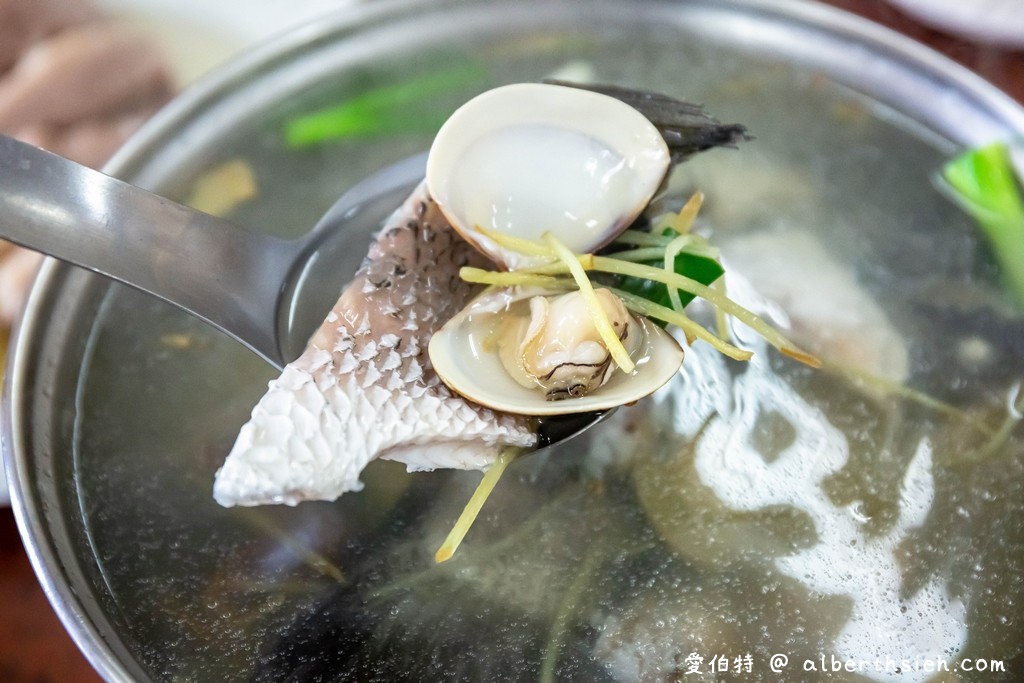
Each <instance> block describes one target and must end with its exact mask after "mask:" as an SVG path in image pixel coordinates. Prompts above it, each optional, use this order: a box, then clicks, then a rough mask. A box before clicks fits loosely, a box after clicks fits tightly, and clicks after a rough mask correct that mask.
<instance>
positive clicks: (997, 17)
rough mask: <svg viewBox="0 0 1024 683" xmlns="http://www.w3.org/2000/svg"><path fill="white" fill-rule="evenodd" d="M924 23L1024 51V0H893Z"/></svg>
mask: <svg viewBox="0 0 1024 683" xmlns="http://www.w3.org/2000/svg"><path fill="white" fill-rule="evenodd" d="M889 2H890V3H892V4H893V5H896V6H897V7H899V8H900V9H902V10H903V11H905V12H907V13H908V14H910V15H913V16H914V17H916V18H917V19H919V20H920V21H921V22H923V23H925V24H928V25H929V26H932V27H933V28H938V29H941V30H943V31H948V32H949V33H954V34H957V35H959V36H962V37H964V38H967V39H969V40H972V41H975V42H978V43H984V44H991V45H1004V46H1009V47H1024V0H889Z"/></svg>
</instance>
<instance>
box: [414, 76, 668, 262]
mask: <svg viewBox="0 0 1024 683" xmlns="http://www.w3.org/2000/svg"><path fill="white" fill-rule="evenodd" d="M668 168H669V151H668V147H667V146H666V144H665V141H664V139H663V138H662V136H661V134H660V133H659V132H658V130H657V128H655V127H654V125H653V124H652V123H651V122H650V121H648V120H647V119H646V118H645V117H644V116H643V115H642V114H641V113H640V112H638V111H637V110H636V109H633V108H632V107H630V106H629V105H627V104H624V103H623V102H620V101H619V100H617V99H615V98H613V97H609V96H607V95H601V94H598V93H594V92H590V91H586V90H580V89H578V88H571V87H566V86H559V85H548V84H541V83H519V84H515V85H508V86H503V87H500V88H496V89H494V90H489V91H487V92H485V93H483V94H482V95H479V96H477V97H475V98H473V99H472V100H470V101H469V102H467V103H466V104H464V105H463V106H462V107H460V108H459V109H458V110H457V111H456V112H455V113H454V114H453V115H452V116H451V117H450V118H449V119H448V121H447V122H446V123H445V125H444V126H443V127H442V128H441V130H440V131H439V132H438V134H437V137H436V138H435V139H434V143H433V145H432V146H431V150H430V156H429V158H428V160H427V186H428V188H429V190H430V194H431V196H432V197H433V198H434V200H435V201H436V202H437V203H438V204H439V205H440V207H441V210H442V211H443V212H444V214H445V216H446V217H447V218H448V220H449V221H450V222H451V224H452V225H453V226H454V227H455V229H456V230H458V231H459V232H460V233H461V234H462V236H463V237H465V238H466V239H467V240H469V241H470V242H471V243H472V244H474V246H476V247H477V248H478V249H480V250H481V251H482V252H483V253H484V254H486V255H488V256H489V257H490V258H491V259H493V260H494V261H496V262H497V263H499V264H500V265H502V266H504V267H506V268H508V269H509V270H514V269H515V268H520V267H524V266H528V265H531V264H532V263H533V262H534V261H535V260H536V258H535V257H529V256H524V255H522V254H517V253H512V252H509V251H507V250H505V249H502V248H501V247H499V246H498V245H497V244H495V243H494V242H493V241H492V240H490V239H488V238H486V237H484V236H483V235H481V234H480V233H479V232H477V231H476V230H475V227H476V226H483V227H486V228H490V229H493V230H498V231H500V232H503V233H506V234H509V235H514V236H517V237H523V238H526V239H531V240H538V239H540V237H541V235H542V234H543V233H544V232H545V231H551V232H552V233H553V234H555V235H556V236H557V237H558V238H559V239H561V240H562V241H563V242H565V243H566V244H567V245H568V246H569V248H570V249H572V250H573V251H575V252H578V253H584V252H589V251H593V250H595V249H598V248H600V247H602V246H604V245H605V244H607V243H608V242H610V241H611V240H612V239H614V238H615V236H616V235H618V234H619V233H620V232H621V231H622V230H623V229H625V228H626V227H627V226H628V225H629V224H630V223H632V222H633V220H634V219H635V218H636V217H637V216H638V215H639V214H640V212H641V211H642V210H643V209H644V207H645V206H646V205H647V204H648V203H649V202H650V200H651V198H652V197H653V196H654V193H655V192H656V191H657V189H658V187H659V186H660V185H661V182H662V180H663V179H664V177H665V174H666V172H667V171H668Z"/></svg>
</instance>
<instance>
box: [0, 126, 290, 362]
mask: <svg viewBox="0 0 1024 683" xmlns="http://www.w3.org/2000/svg"><path fill="white" fill-rule="evenodd" d="M0 238H3V239H7V240H10V241H11V242H15V243H17V244H20V245H22V246H25V247H28V248H29V249H34V250H36V251H40V252H43V253H44V254H47V255H50V256H54V257H56V258H58V259H61V260H64V261H67V262H69V263H73V264H75V265H77V266H82V267H84V268H88V269H90V270H93V271H96V272H99V273H102V274H104V275H107V276H109V277H112V278H114V279H115V280H119V281H121V282H124V283H126V284H129V285H131V286H133V287H136V288H138V289H141V290H143V291H145V292H148V293H150V294H153V295H155V296H157V297H160V298H161V299H164V300H166V301H169V302H171V303H173V304H175V305H177V306H179V307H181V308H184V309H185V310H187V311H189V312H191V313H193V314H195V315H197V316H199V317H200V318H202V319H204V320H206V321H208V322H210V323H212V324H213V325H215V326H217V327H219V328H220V329H222V330H224V331H226V332H228V333H229V334H231V335H232V336H234V337H237V338H239V339H240V340H242V341H243V342H244V343H246V344H247V345H248V346H250V347H251V348H253V349H254V350H255V351H257V352H258V353H260V354H261V355H263V356H265V357H267V358H268V359H269V360H271V361H272V362H279V357H280V354H279V351H278V346H277V339H276V336H275V334H274V332H275V326H274V315H275V304H276V294H277V292H276V289H278V288H279V287H280V283H281V279H282V276H281V274H279V273H278V272H277V270H278V269H279V268H282V267H284V266H286V265H287V263H282V262H281V261H282V260H283V261H287V258H286V257H285V254H283V253H282V252H286V251H287V249H282V246H283V245H282V244H280V243H281V242H283V241H282V240H278V239H276V238H273V237H268V236H265V235H262V234H259V233H253V232H250V231H247V230H244V229H242V228H239V227H237V226H235V225H233V224H231V223H229V222H227V221H224V220H221V219H218V218H214V217H213V216H209V215H207V214H204V213H201V212H199V211H195V210H193V209H190V208H188V207H185V206H182V205H181V204H176V203H175V202H172V201H170V200H168V199H165V198H163V197H159V196H157V195H155V194H152V193H150V192H147V191H145V190H143V189H141V188H138V187H135V186H133V185H129V184H128V183H125V182H122V181H120V180H117V179H115V178H111V177H110V176H107V175H104V174H103V173H100V172H98V171H95V170H93V169H90V168H88V167H86V166H82V165H80V164H77V163H75V162H72V161H70V160H68V159H64V158H63V157H60V156H57V155H55V154H51V153H49V152H46V151H44V150H41V149H39V148H37V147H33V146H31V145H27V144H25V143H22V142H19V141H17V140H14V139H12V138H9V137H6V136H0ZM273 242H277V243H278V244H271V243H273ZM264 289H272V290H274V291H267V292H264V291H263V290H264Z"/></svg>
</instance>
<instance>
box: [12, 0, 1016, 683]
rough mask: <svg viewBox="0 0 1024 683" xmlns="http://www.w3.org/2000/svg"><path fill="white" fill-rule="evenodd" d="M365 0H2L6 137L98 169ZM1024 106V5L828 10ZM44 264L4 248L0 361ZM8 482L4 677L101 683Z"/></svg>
mask: <svg viewBox="0 0 1024 683" xmlns="http://www.w3.org/2000/svg"><path fill="white" fill-rule="evenodd" d="M355 2H357V0H290V1H289V2H280V1H279V0H219V1H218V2H216V3H212V2H209V0H174V1H173V2H172V1H171V0H0V132H2V133H5V134H8V135H13V136H15V137H19V138H21V139H24V140H26V141H28V142H31V143H33V144H37V145H40V146H43V147H46V148H49V149H51V150H53V151H55V152H58V153H60V154H63V155H64V156H68V157H71V158H73V159H76V160H78V161H81V162H82V163H87V164H90V165H93V166H96V167H100V166H102V165H103V163H104V161H105V160H106V159H107V158H108V157H109V156H110V154H112V153H113V151H114V150H116V149H117V147H118V146H119V145H120V144H121V142H122V141H123V140H124V139H125V138H126V137H127V136H129V135H130V134H131V133H132V132H133V131H134V130H135V129H136V128H137V127H138V126H139V125H141V124H142V123H143V122H144V121H145V120H146V119H147V118H148V117H149V116H150V115H152V113H153V112H155V111H156V110H157V109H159V108H160V107H161V106H162V105H163V104H164V103H166V102H167V101H168V100H169V99H170V98H171V97H173V96H174V94H175V93H177V92H179V91H180V90H181V89H183V88H186V87H188V85H189V83H191V82H193V81H194V80H196V79H197V78H200V77H201V76H202V75H203V74H204V73H206V72H207V71H209V70H210V69H213V68H215V67H216V66H217V65H219V64H221V63H223V62H224V61H226V60H229V59H231V58H232V57H233V56H234V55H237V54H238V53H239V52H241V51H243V50H245V49H246V48H248V47H250V46H252V45H254V44H258V43H260V42H262V41H265V40H267V39H269V38H271V37H273V35H275V34H277V33H280V32H282V31H287V30H290V29H292V28H295V27H297V26H299V25H301V24H303V23H305V22H307V21H309V20H312V19H315V18H316V17H318V16H320V15H322V14H324V13H327V12H334V11H342V12H343V11H345V8H346V7H347V6H351V5H352V4H355ZM823 2H824V3H825V4H829V5H833V6H836V7H839V8H841V9H843V10H846V11H849V12H852V13H854V14H859V15H861V16H863V17H866V18H868V19H870V20H873V21H875V22H878V23H880V24H883V25H885V26H888V27H890V28H892V29H894V30H896V31H899V32H901V33H903V34H905V35H907V36H909V37H911V38H913V39H915V40H917V41H919V42H922V43H925V44H927V45H929V46H931V47H932V48H934V49H936V50H938V51H939V52H941V53H943V54H945V55H946V56H948V57H950V58H952V59H953V60H955V61H957V62H959V63H961V64H963V65H964V66H966V67H968V68H969V69H971V70H973V71H975V72H977V73H978V74H980V75H981V76H983V77H984V78H986V79H987V80H989V81H991V82H992V83H994V84H995V85H997V86H998V87H999V88H1001V89H1002V90H1004V91H1005V92H1007V93H1008V94H1010V95H1011V96H1012V97H1014V98H1016V99H1017V100H1018V101H1020V102H1022V103H1024V5H1022V3H1021V0H974V1H973V2H963V1H962V0H823ZM37 264H38V259H37V257H36V256H35V255H33V254H29V253H27V252H23V251H21V250H19V249H16V248H14V247H12V246H10V245H4V244H2V243H0V358H2V357H3V354H4V349H5V346H6V337H7V332H8V329H9V326H10V325H11V323H12V321H13V320H14V319H15V318H16V316H17V313H18V309H19V307H20V302H21V298H22V296H23V292H24V290H25V288H26V287H27V286H28V283H29V282H30V280H31V277H32V274H33V273H34V270H35V267H36V266H37ZM5 487H6V485H5V484H4V483H3V481H2V477H0V605H3V608H2V612H0V681H4V682H6V683H21V682H33V683H41V682H45V681H94V680H99V678H98V676H97V675H96V674H95V672H94V671H93V670H92V667H91V666H90V665H89V664H88V662H87V661H85V659H84V658H83V657H82V655H81V654H80V653H79V652H78V649H77V648H76V646H75V645H74V643H72V642H71V640H70V638H69V637H68V636H67V635H66V634H65V632H64V629H63V627H62V626H61V624H60V622H59V621H58V619H57V617H56V616H55V614H54V613H53V610H52V609H51V608H50V606H49V603H48V601H47V599H46V596H45V595H44V594H43V592H42V590H41V589H40V587H39V584H38V582H37V581H36V578H35V575H34V573H33V571H32V568H31V566H30V563H29V560H28V558H27V556H26V555H25V552H24V550H23V548H22V544H21V541H20V539H19V537H18V532H17V528H16V524H15V521H14V517H13V514H12V512H11V510H10V508H9V507H7V500H8V499H7V496H6V488H5Z"/></svg>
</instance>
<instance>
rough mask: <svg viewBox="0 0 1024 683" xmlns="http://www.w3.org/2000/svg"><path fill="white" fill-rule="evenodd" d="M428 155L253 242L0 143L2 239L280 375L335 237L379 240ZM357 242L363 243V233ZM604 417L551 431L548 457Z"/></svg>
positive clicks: (305, 328) (25, 148)
mask: <svg viewBox="0 0 1024 683" xmlns="http://www.w3.org/2000/svg"><path fill="white" fill-rule="evenodd" d="M425 166H426V154H420V155H417V156H413V157H409V158H407V159H405V160H403V161H400V162H398V163H396V164H393V165H391V166H388V167H386V168H384V169H382V170H381V171H378V172H377V173H374V174H373V175H371V176H369V177H368V178H366V179H365V180H363V181H361V182H360V183H358V184H356V185H355V186H353V187H352V188H351V189H350V190H348V191H347V192H345V193H344V194H343V195H342V196H341V197H340V198H339V199H338V200H337V201H336V202H335V203H334V205H333V206H332V207H331V208H330V209H329V210H328V211H327V213H325V214H324V216H323V217H322V218H321V219H320V221H319V222H318V223H317V224H316V226H314V228H313V229H312V230H310V231H309V232H308V233H307V234H306V235H305V236H303V237H300V238H298V239H294V240H288V239H283V238H280V237H276V236H273V235H267V234H263V233H258V232H253V231H250V230H246V229H244V228H241V227H239V226H237V225H235V224H233V223H231V222H229V221H226V220H223V219H221V218H216V217H214V216H211V215H208V214H205V213H202V212H200V211H197V210H195V209H191V208H189V207H187V206H183V205H181V204H178V203H176V202H173V201H171V200H169V199H166V198H164V197H160V196H158V195H155V194H153V193H151V192H148V191H146V190H143V189H141V188H139V187H136V186H134V185H131V184H129V183H125V182H123V181H120V180H117V179H116V178H112V177H110V176H108V175H105V174H103V173H100V172H99V171H95V170H93V169H91V168H88V167H86V166H82V165H81V164H77V163H75V162H73V161H70V160H68V159H65V158H63V157H60V156H57V155H55V154H51V153H49V152H46V151H44V150H42V149H39V148H37V147H33V146H32V145H28V144H25V143H23V142H19V141H17V140H15V139H13V138H10V137H6V136H0V239H6V240H9V241H11V242H14V243H16V244H20V245H22V246H24V247H28V248H29V249H33V250H35V251H40V252H42V253H44V254H47V255H49V256H53V257H56V258H58V259H61V260H62V261H67V262H68V263H72V264H74V265H76V266H81V267H83V268H87V269H89V270H92V271H95V272H97V273H101V274H103V275H106V276H107V277H110V278H113V279H114V280H117V281H119V282H122V283H124V284H127V285H130V286H132V287H134V288H136V289H139V290H141V291H143V292H146V293H149V294H152V295H153V296H156V297H159V298H160V299H163V300H164V301H167V302H169V303H171V304H174V305H175V306H177V307H178V308H180V309H182V310H184V311H185V312H187V313H191V314H192V315H194V316H196V317H198V318H200V319H201V320H204V321H206V322H207V323H209V324H211V325H213V326H214V327H216V328H218V329H219V330H221V331H223V332H224V333H226V334H228V335H229V336H231V337H233V338H234V339H236V340H238V341H239V342H241V343H242V344H244V345H245V346H247V347H249V348H250V349H252V350H253V351H254V352H256V353H257V354H259V355H260V356H262V357H263V358H264V359H266V360H267V361H268V362H269V363H271V364H273V365H274V366H276V367H277V368H282V367H283V366H284V365H285V363H287V362H288V361H290V360H292V359H293V358H295V357H297V356H298V355H299V353H300V352H301V351H302V348H303V347H304V346H305V344H306V340H307V339H308V338H309V336H310V335H311V334H312V333H313V331H314V330H315V328H316V325H317V324H319V322H320V321H321V320H322V319H323V316H324V315H326V313H327V311H329V310H330V309H331V306H332V305H333V303H334V302H335V301H336V299H337V297H338V295H339V293H340V291H341V288H342V286H343V285H344V282H345V278H346V277H350V276H351V273H344V272H339V271H340V270H341V269H339V268H337V267H335V266H334V264H333V263H332V262H331V259H330V257H329V254H330V250H331V249H332V248H334V249H338V248H344V244H340V243H341V242H342V240H331V239H330V238H331V237H332V236H337V235H339V234H341V228H342V227H343V226H344V228H345V230H344V233H345V234H365V233H369V232H370V231H371V230H373V229H374V228H376V227H377V226H379V225H380V224H381V222H382V221H383V220H384V218H386V217H387V216H388V215H389V214H390V213H391V212H393V211H394V210H395V208H396V207H397V206H399V205H400V204H401V202H402V200H403V199H404V198H405V197H406V196H407V195H408V194H409V193H410V192H411V191H412V189H413V188H414V187H415V185H416V184H417V183H418V182H419V181H420V180H421V179H422V178H423V174H424V169H425ZM360 231H362V232H360ZM604 414H605V413H586V414H582V415H571V416H565V417H564V418H563V417H559V418H558V419H548V420H545V421H544V422H543V423H542V427H541V444H542V445H550V444H553V443H555V442H557V441H561V440H563V439H565V438H568V437H570V436H574V435H575V434H577V433H579V432H580V431H582V430H583V429H586V428H587V427H589V426H591V425H592V424H594V423H595V422H596V421H598V420H599V419H600V417H601V415H604Z"/></svg>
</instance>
